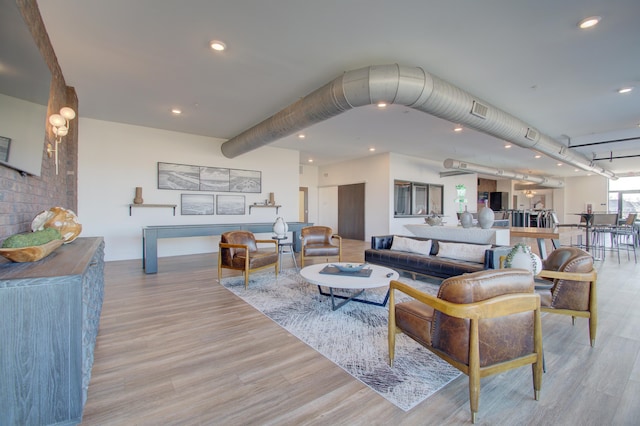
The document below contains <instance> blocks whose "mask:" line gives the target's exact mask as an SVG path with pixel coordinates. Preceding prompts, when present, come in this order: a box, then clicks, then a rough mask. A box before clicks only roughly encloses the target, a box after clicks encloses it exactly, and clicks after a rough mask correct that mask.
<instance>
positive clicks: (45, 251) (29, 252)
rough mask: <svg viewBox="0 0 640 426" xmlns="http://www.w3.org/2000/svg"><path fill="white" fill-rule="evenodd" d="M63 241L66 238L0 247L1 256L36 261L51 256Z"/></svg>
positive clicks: (19, 260)
mask: <svg viewBox="0 0 640 426" xmlns="http://www.w3.org/2000/svg"><path fill="white" fill-rule="evenodd" d="M63 243H64V240H53V241H49V242H48V243H46V244H42V245H40V246H29V247H20V248H0V256H3V257H6V258H7V259H9V260H11V261H13V262H35V261H38V260H40V259H44V258H45V257H47V256H49V255H50V254H51V253H53V251H54V250H55V249H57V248H58V247H60V246H61V245H62V244H63Z"/></svg>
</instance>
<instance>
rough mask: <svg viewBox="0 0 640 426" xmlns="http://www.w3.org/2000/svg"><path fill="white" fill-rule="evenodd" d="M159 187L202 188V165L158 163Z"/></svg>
mask: <svg viewBox="0 0 640 426" xmlns="http://www.w3.org/2000/svg"><path fill="white" fill-rule="evenodd" d="M158 189H180V190H183V191H199V190H200V167H199V166H189V165H187V164H174V163H160V162H159V163H158Z"/></svg>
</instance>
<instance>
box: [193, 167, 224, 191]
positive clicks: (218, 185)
mask: <svg viewBox="0 0 640 426" xmlns="http://www.w3.org/2000/svg"><path fill="white" fill-rule="evenodd" d="M200 191H214V192H229V169H223V168H220V167H200Z"/></svg>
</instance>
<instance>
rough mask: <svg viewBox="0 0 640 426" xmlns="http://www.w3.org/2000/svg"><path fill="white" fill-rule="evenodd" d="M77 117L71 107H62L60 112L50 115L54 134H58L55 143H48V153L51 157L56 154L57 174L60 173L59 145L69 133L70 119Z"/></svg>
mask: <svg viewBox="0 0 640 426" xmlns="http://www.w3.org/2000/svg"><path fill="white" fill-rule="evenodd" d="M74 118H76V112H75V111H74V110H73V109H71V108H69V107H62V108H60V114H51V115H50V116H49V123H51V127H52V128H53V134H54V135H55V136H56V138H55V141H54V144H55V146H51V144H50V143H49V144H47V154H48V155H49V158H51V154H54V155H55V162H56V174H58V145H59V144H60V142H62V137H63V136H67V133H69V120H73V119H74Z"/></svg>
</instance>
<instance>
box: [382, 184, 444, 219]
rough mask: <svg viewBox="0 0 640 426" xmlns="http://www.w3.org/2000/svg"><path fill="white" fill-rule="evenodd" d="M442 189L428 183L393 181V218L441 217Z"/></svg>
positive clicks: (440, 186) (439, 186)
mask: <svg viewBox="0 0 640 426" xmlns="http://www.w3.org/2000/svg"><path fill="white" fill-rule="evenodd" d="M443 188H444V187H443V186H442V185H433V184H429V183H421V182H409V181H402V180H396V181H394V190H393V197H394V204H393V205H394V217H403V216H405V217H406V216H428V215H429V214H431V213H435V214H438V215H441V214H442V201H443V199H442V196H443V193H444V191H443Z"/></svg>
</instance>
